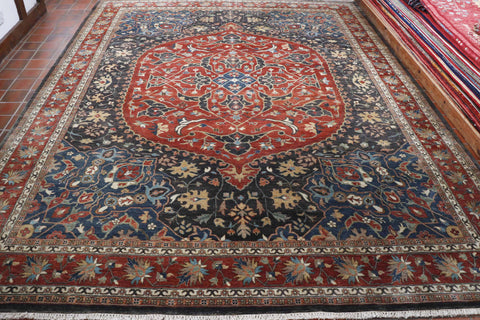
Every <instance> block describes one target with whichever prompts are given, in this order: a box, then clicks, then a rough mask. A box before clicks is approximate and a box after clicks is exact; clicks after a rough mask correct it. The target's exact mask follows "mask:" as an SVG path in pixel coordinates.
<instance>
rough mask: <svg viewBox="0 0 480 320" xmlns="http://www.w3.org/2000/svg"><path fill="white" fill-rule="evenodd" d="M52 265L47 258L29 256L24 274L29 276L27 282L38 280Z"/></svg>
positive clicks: (26, 276) (24, 267)
mask: <svg viewBox="0 0 480 320" xmlns="http://www.w3.org/2000/svg"><path fill="white" fill-rule="evenodd" d="M12 263H13V260H12ZM50 267H51V264H50V263H49V261H48V259H46V258H40V257H39V258H35V257H27V261H26V264H25V265H24V266H23V274H22V276H23V277H24V278H27V282H32V281H38V280H39V279H40V276H42V275H46V274H47V270H49V269H50Z"/></svg>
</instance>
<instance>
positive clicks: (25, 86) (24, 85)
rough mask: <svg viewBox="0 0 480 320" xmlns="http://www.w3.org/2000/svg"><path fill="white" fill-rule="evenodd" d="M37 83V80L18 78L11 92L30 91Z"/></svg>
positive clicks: (11, 87)
mask: <svg viewBox="0 0 480 320" xmlns="http://www.w3.org/2000/svg"><path fill="white" fill-rule="evenodd" d="M35 81H36V79H35V78H17V79H16V80H15V82H14V83H12V85H11V86H10V88H9V90H30V88H31V87H32V85H33V84H34V83H35Z"/></svg>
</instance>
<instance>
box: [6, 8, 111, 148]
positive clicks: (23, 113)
mask: <svg viewBox="0 0 480 320" xmlns="http://www.w3.org/2000/svg"><path fill="white" fill-rule="evenodd" d="M100 1H101V0H97V2H96V3H95V4H94V5H93V7H92V9H90V12H89V13H88V14H87V16H86V17H85V18H84V19H83V21H82V23H80V25H79V26H78V27H77V30H76V31H75V33H74V34H73V35H72V38H71V39H70V40H69V41H68V43H67V44H66V45H65V48H64V49H63V50H62V52H61V53H60V55H59V56H58V58H57V59H56V60H55V62H54V63H53V65H52V66H51V67H50V70H49V71H48V72H47V74H46V75H45V76H44V77H43V79H42V81H41V82H40V84H39V85H38V87H37V89H35V91H34V92H33V95H32V97H31V98H30V100H29V101H28V102H27V104H26V105H25V106H24V107H23V108H22V110H21V111H20V112H19V117H18V118H17V120H15V123H14V124H13V126H12V129H10V130H9V132H8V133H7V135H6V136H5V137H4V138H3V140H2V141H0V149H2V148H3V147H5V145H6V144H7V141H9V140H10V138H11V137H12V135H13V134H15V132H16V131H17V128H18V125H19V124H20V123H21V121H23V119H24V117H25V114H26V113H27V111H28V110H29V109H30V107H31V106H32V104H33V101H35V99H36V98H37V96H38V95H39V93H40V91H41V90H42V89H43V87H44V86H45V83H46V82H47V80H48V79H49V78H50V76H51V75H52V73H53V72H54V70H55V69H56V68H57V66H58V64H59V63H60V61H61V60H62V59H63V57H64V56H65V53H66V52H67V51H68V50H70V48H71V46H72V44H73V42H74V41H75V40H76V39H77V36H78V34H79V33H80V31H81V30H82V29H83V27H84V26H85V24H86V23H87V21H88V19H89V18H90V17H91V16H92V15H93V12H94V11H95V10H96V9H97V7H98V4H99V3H100ZM45 14H48V9H47V11H46V12H45ZM42 17H44V15H43V16H42ZM42 17H40V19H41V18H42ZM28 35H29V34H26V35H25V36H24V37H23V38H22V40H21V42H19V44H18V46H20V45H21V44H22V43H23V40H24V39H26V37H27V36H28ZM12 52H13V51H12Z"/></svg>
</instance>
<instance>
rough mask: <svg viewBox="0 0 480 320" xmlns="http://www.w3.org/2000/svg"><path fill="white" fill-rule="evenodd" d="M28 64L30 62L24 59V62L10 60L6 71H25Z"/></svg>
mask: <svg viewBox="0 0 480 320" xmlns="http://www.w3.org/2000/svg"><path fill="white" fill-rule="evenodd" d="M27 63H28V60H25V59H22V60H18V59H17V60H10V61H9V62H8V63H7V65H6V66H5V69H23V68H24V67H25V66H26V65H27Z"/></svg>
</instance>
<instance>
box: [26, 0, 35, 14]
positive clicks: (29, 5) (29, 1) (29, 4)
mask: <svg viewBox="0 0 480 320" xmlns="http://www.w3.org/2000/svg"><path fill="white" fill-rule="evenodd" d="M23 3H24V4H25V10H27V13H28V12H29V11H30V10H31V9H32V8H33V7H35V5H36V4H37V0H23Z"/></svg>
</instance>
